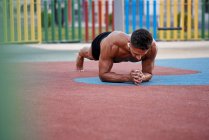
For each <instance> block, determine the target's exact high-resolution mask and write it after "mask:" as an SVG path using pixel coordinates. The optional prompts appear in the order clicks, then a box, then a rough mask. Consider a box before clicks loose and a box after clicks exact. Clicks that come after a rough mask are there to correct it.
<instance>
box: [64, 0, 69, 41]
mask: <svg viewBox="0 0 209 140" xmlns="http://www.w3.org/2000/svg"><path fill="white" fill-rule="evenodd" d="M68 37H69V34H68V0H65V39H66V40H68Z"/></svg>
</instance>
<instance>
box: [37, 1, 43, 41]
mask: <svg viewBox="0 0 209 140" xmlns="http://www.w3.org/2000/svg"><path fill="white" fill-rule="evenodd" d="M37 21H38V41H39V43H41V42H42V29H41V0H37Z"/></svg>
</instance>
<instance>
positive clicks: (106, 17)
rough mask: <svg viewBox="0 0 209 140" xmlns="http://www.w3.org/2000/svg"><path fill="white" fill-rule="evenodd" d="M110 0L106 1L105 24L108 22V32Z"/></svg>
mask: <svg viewBox="0 0 209 140" xmlns="http://www.w3.org/2000/svg"><path fill="white" fill-rule="evenodd" d="M108 6H109V5H108V0H106V1H105V24H106V32H108V26H109V22H108V21H109V7H108Z"/></svg>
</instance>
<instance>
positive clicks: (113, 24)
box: [112, 0, 115, 31]
mask: <svg viewBox="0 0 209 140" xmlns="http://www.w3.org/2000/svg"><path fill="white" fill-rule="evenodd" d="M114 20H115V19H114V0H113V1H112V31H114V30H115V29H114V26H115V23H114V22H115V21H114Z"/></svg>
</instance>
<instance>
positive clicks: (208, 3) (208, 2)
mask: <svg viewBox="0 0 209 140" xmlns="http://www.w3.org/2000/svg"><path fill="white" fill-rule="evenodd" d="M207 5H208V7H209V1H207ZM208 39H209V16H208Z"/></svg>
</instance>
